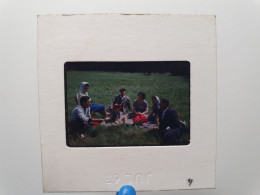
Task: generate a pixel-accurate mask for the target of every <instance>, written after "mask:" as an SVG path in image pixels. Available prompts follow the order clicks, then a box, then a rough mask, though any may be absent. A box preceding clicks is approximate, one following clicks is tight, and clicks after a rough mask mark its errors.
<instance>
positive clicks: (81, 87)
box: [79, 81, 90, 91]
mask: <svg viewBox="0 0 260 195" xmlns="http://www.w3.org/2000/svg"><path fill="white" fill-rule="evenodd" d="M85 85H87V86H90V84H89V83H88V82H85V81H83V82H82V83H81V85H80V88H79V90H80V91H83V89H84V87H85Z"/></svg>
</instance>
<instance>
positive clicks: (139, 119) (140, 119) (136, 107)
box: [133, 92, 148, 125]
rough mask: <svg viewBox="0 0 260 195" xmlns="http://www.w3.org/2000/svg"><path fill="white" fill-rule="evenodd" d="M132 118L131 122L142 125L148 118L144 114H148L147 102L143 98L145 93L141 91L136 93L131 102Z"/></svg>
mask: <svg viewBox="0 0 260 195" xmlns="http://www.w3.org/2000/svg"><path fill="white" fill-rule="evenodd" d="M133 113H134V118H133V122H134V123H136V124H138V125H142V124H143V123H147V122H148V119H147V117H146V116H145V115H147V114H148V102H147V101H146V100H145V94H144V93H143V92H139V93H138V99H137V100H135V101H134V104H133Z"/></svg>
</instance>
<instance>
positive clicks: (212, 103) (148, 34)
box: [38, 14, 216, 192]
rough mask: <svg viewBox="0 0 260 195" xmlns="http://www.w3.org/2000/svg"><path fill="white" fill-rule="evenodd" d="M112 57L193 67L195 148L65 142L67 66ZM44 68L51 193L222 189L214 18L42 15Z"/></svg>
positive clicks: (43, 119)
mask: <svg viewBox="0 0 260 195" xmlns="http://www.w3.org/2000/svg"><path fill="white" fill-rule="evenodd" d="M106 60H108V61H160V60H163V61H181V60H188V61H189V62H190V66H191V78H190V82H191V87H190V91H191V108H190V110H191V111H190V115H191V118H190V123H191V143H190V145H188V146H182V147H179V146H176V147H173V146H169V147H122V148H120V147H113V148H111V147H108V148H106V147H103V148H81V149H76V148H68V147H67V146H66V145H65V143H66V140H65V133H64V130H65V107H64V105H65V102H64V96H65V95H64V77H63V75H64V63H65V62H66V61H106ZM38 68H39V74H38V75H39V110H40V131H41V145H42V165H43V176H44V177H43V184H44V186H43V187H44V191H46V192H57V191H58V192H60V191H66V192H68V191H69V192H70V191H117V190H118V189H119V188H120V186H122V185H126V184H129V185H133V186H134V187H135V188H136V190H138V191H144V190H173V189H193V188H194V189H196V188H215V170H216V168H215V162H216V26H215V17H214V16H191V15H122V14H94V15H69V16H68V15H67V16H62V15H59V16H57V15H40V16H38ZM127 175H131V176H127ZM147 175H149V181H147V180H148V178H147V177H148V176H147ZM110 177H112V178H117V177H118V180H116V181H115V180H113V179H112V180H113V181H112V182H110V181H109V180H111V179H109V178H110ZM189 178H192V179H193V180H194V182H193V184H192V185H191V186H189V185H188V182H187V180H188V179H189Z"/></svg>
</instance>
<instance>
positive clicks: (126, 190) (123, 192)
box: [116, 185, 136, 195]
mask: <svg viewBox="0 0 260 195" xmlns="http://www.w3.org/2000/svg"><path fill="white" fill-rule="evenodd" d="M116 194H117V195H136V192H135V189H134V187H133V186H130V185H124V186H122V187H121V188H120V190H119V192H117V193H116Z"/></svg>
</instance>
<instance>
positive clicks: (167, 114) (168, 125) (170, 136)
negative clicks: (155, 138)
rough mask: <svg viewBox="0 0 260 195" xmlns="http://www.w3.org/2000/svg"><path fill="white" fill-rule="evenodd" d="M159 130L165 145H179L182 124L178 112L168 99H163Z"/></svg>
mask: <svg viewBox="0 0 260 195" xmlns="http://www.w3.org/2000/svg"><path fill="white" fill-rule="evenodd" d="M159 132H160V136H161V138H162V141H163V145H179V144H180V137H181V136H182V134H183V132H182V126H181V123H180V120H179V116H178V112H177V111H176V110H174V109H171V108H170V106H169V100H168V99H161V102H160V112H159Z"/></svg>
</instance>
